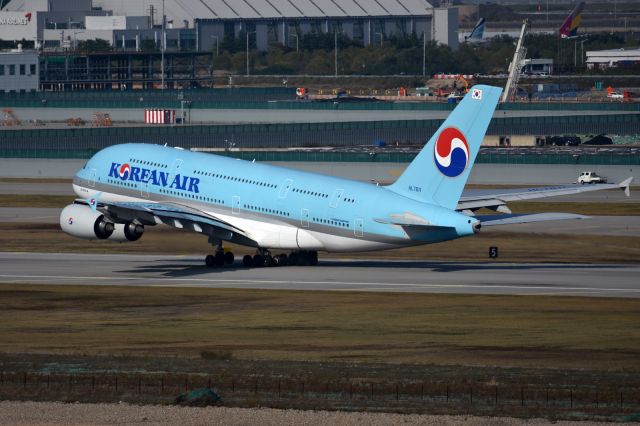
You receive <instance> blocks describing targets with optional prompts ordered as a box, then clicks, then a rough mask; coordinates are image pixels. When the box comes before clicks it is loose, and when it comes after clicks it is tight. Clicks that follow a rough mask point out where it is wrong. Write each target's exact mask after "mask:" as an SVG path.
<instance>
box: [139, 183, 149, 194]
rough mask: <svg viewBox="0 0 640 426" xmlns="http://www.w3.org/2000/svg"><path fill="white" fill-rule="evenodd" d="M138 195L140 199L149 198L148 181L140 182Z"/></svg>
mask: <svg viewBox="0 0 640 426" xmlns="http://www.w3.org/2000/svg"><path fill="white" fill-rule="evenodd" d="M140 195H141V196H142V198H149V181H148V180H147V181H146V182H143V181H140Z"/></svg>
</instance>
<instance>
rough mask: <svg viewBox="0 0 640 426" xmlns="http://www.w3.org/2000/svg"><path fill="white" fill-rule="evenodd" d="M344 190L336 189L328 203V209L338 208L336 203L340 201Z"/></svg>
mask: <svg viewBox="0 0 640 426" xmlns="http://www.w3.org/2000/svg"><path fill="white" fill-rule="evenodd" d="M343 192H344V189H336V190H335V191H334V192H333V195H332V196H331V202H330V203H329V207H332V208H334V209H335V208H336V207H338V201H340V200H341V199H342V193H343Z"/></svg>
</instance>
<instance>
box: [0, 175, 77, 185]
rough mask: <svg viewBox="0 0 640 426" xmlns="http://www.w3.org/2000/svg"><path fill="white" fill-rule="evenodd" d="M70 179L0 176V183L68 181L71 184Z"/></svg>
mask: <svg viewBox="0 0 640 426" xmlns="http://www.w3.org/2000/svg"><path fill="white" fill-rule="evenodd" d="M72 181H73V180H72V179H61V178H51V179H49V178H7V177H5V178H0V183H68V184H69V186H71V182H72Z"/></svg>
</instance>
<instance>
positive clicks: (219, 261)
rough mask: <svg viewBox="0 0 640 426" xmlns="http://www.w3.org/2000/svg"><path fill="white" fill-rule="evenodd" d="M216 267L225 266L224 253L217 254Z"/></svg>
mask: <svg viewBox="0 0 640 426" xmlns="http://www.w3.org/2000/svg"><path fill="white" fill-rule="evenodd" d="M216 266H224V253H222V252H218V253H216Z"/></svg>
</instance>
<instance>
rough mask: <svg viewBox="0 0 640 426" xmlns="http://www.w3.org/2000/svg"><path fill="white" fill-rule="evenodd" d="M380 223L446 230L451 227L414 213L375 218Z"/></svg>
mask: <svg viewBox="0 0 640 426" xmlns="http://www.w3.org/2000/svg"><path fill="white" fill-rule="evenodd" d="M374 220H375V221H376V222H378V223H384V224H389V225H398V226H402V227H412V228H418V227H419V228H420V229H422V230H445V229H450V228H451V227H449V226H438V225H434V224H432V223H431V222H429V221H428V220H426V219H424V218H422V217H420V216H418V215H415V214H413V213H392V214H390V215H389V217H388V218H378V219H374Z"/></svg>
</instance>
